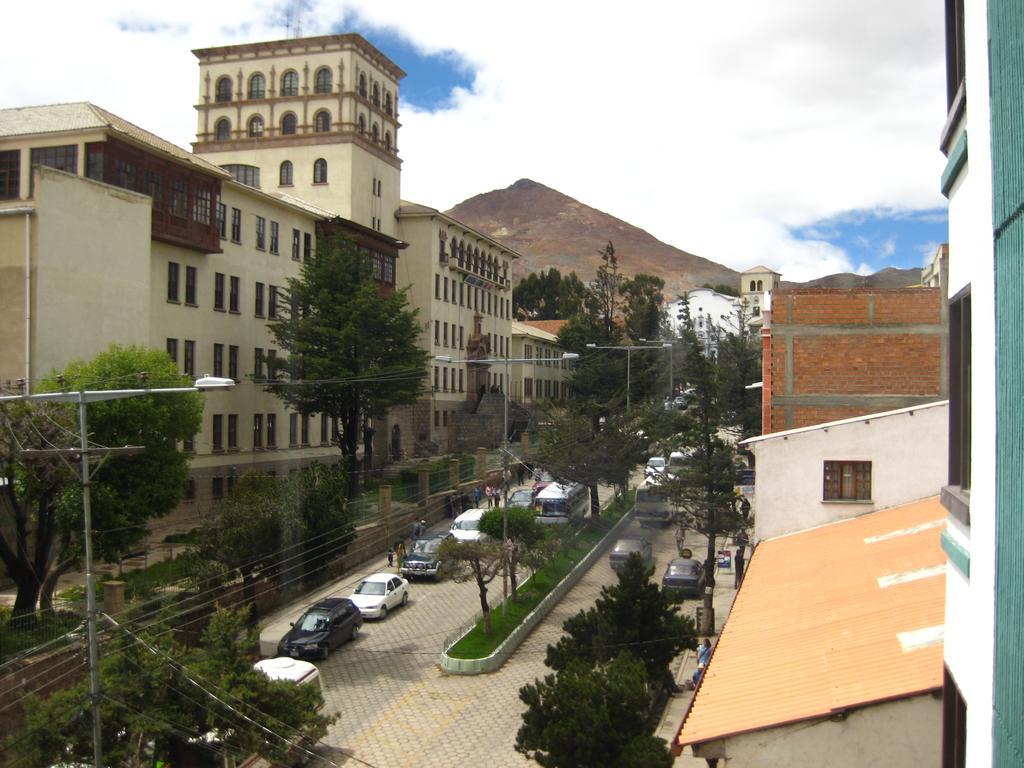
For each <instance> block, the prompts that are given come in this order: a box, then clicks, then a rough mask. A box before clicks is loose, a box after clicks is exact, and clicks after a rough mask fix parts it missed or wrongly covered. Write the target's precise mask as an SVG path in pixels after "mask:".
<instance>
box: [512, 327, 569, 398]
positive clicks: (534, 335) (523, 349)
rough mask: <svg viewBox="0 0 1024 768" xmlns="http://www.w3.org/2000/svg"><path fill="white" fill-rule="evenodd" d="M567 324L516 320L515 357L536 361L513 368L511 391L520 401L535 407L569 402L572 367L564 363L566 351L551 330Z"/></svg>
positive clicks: (513, 343) (514, 335) (513, 344)
mask: <svg viewBox="0 0 1024 768" xmlns="http://www.w3.org/2000/svg"><path fill="white" fill-rule="evenodd" d="M563 322H564V321H560V320H538V321H532V322H530V321H525V322H524V321H518V320H517V321H513V323H512V354H511V357H512V358H513V359H517V360H533V362H529V363H513V364H512V365H511V366H509V367H510V369H511V370H510V373H509V378H510V379H511V380H512V389H511V390H510V392H511V395H512V399H513V400H515V401H516V402H518V403H520V404H522V405H532V404H536V403H541V402H545V401H549V400H565V399H566V398H567V397H568V396H569V374H570V370H569V365H570V364H569V363H568V362H567V361H565V360H562V353H563V352H564V350H563V349H562V348H561V347H559V346H558V334H557V333H552V332H551V330H550V329H551V328H552V327H553V326H555V325H556V324H561V323H563Z"/></svg>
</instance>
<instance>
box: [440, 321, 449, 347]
mask: <svg viewBox="0 0 1024 768" xmlns="http://www.w3.org/2000/svg"><path fill="white" fill-rule="evenodd" d="M441 338H443V339H444V345H445V346H446V347H447V346H448V323H445V324H444V334H443V335H442V337H441Z"/></svg>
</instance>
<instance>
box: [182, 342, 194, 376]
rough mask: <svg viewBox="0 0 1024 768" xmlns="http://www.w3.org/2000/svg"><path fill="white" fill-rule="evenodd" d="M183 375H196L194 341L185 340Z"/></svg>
mask: <svg viewBox="0 0 1024 768" xmlns="http://www.w3.org/2000/svg"><path fill="white" fill-rule="evenodd" d="M182 369H183V373H186V374H188V375H189V376H192V377H195V375H196V343H195V342H194V341H192V339H185V355H184V360H183V361H182Z"/></svg>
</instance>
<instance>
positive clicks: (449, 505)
mask: <svg viewBox="0 0 1024 768" xmlns="http://www.w3.org/2000/svg"><path fill="white" fill-rule="evenodd" d="M444 516H445V517H447V518H448V519H449V520H451V519H452V518H453V517H455V502H454V496H452V494H450V493H449V494H447V495H446V496H445V497H444Z"/></svg>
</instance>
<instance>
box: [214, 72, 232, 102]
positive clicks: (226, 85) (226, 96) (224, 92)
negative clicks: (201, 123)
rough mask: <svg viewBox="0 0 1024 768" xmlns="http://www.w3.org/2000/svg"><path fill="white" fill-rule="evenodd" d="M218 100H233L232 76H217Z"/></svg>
mask: <svg viewBox="0 0 1024 768" xmlns="http://www.w3.org/2000/svg"><path fill="white" fill-rule="evenodd" d="M216 91H217V94H216V99H217V101H231V78H230V77H226V76H225V77H219V78H217V89H216Z"/></svg>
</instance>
